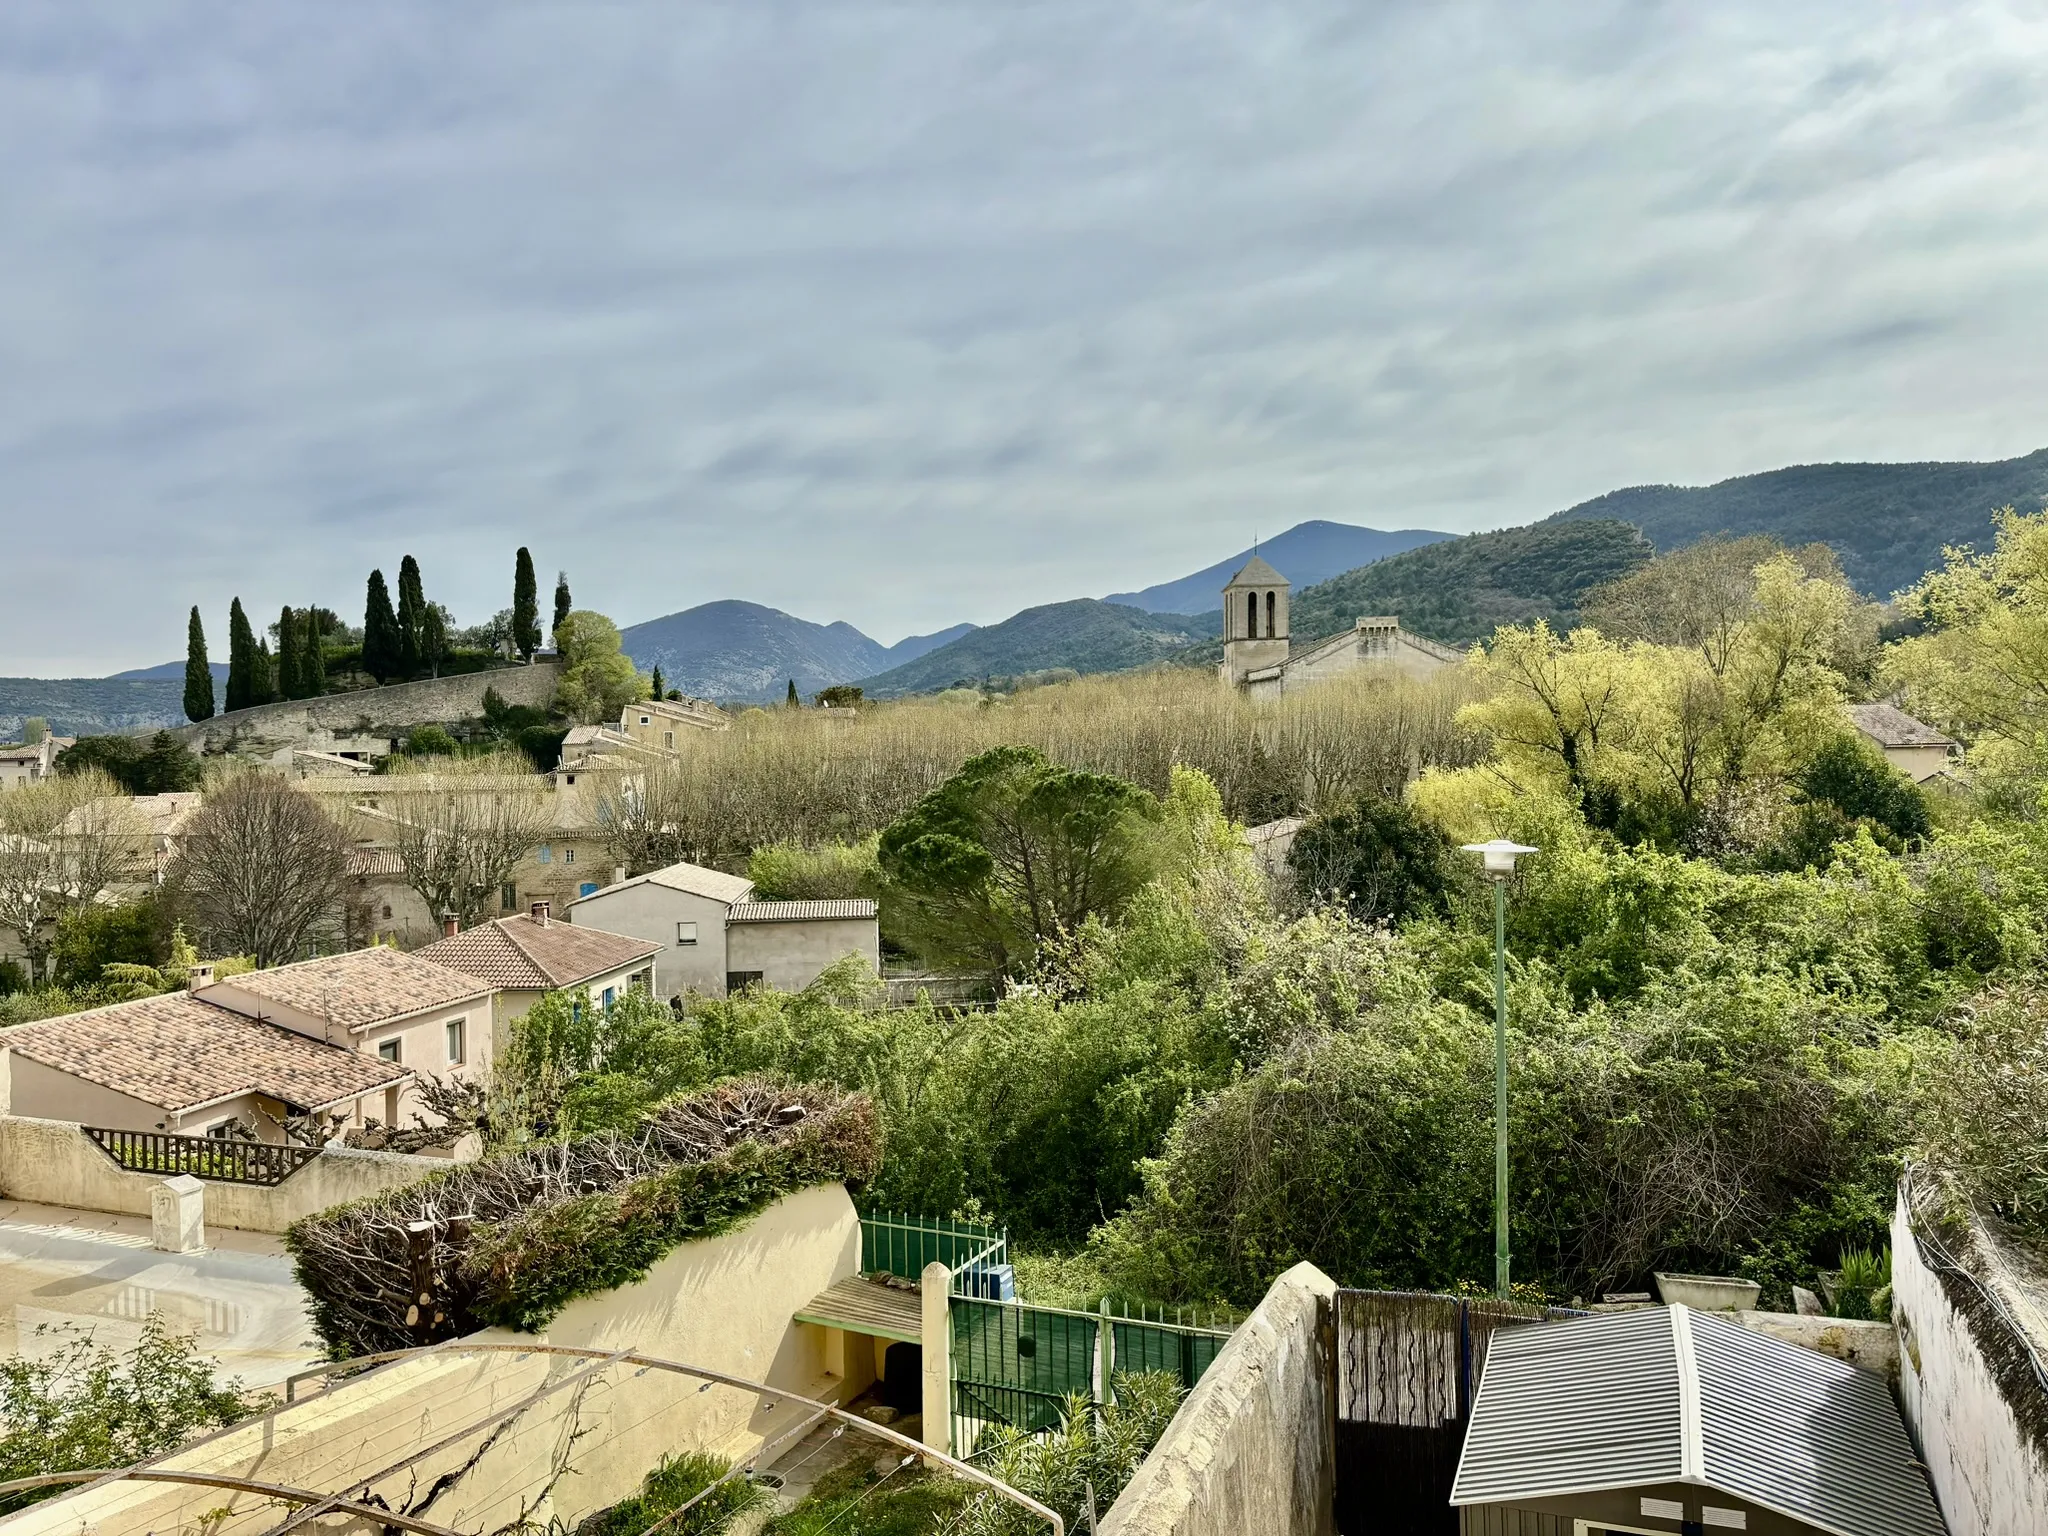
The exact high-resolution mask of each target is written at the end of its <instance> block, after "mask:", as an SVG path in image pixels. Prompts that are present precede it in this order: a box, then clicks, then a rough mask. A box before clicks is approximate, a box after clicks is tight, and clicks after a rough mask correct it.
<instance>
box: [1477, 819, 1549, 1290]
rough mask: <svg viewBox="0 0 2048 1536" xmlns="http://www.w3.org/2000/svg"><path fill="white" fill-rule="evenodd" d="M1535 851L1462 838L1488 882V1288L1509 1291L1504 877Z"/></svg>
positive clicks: (1505, 842) (1503, 841) (1500, 839)
mask: <svg viewBox="0 0 2048 1536" xmlns="http://www.w3.org/2000/svg"><path fill="white" fill-rule="evenodd" d="M1537 851H1538V850H1536V849H1534V848H1530V847H1526V846H1525V845H1523V844H1521V843H1511V842H1509V841H1508V840H1507V839H1506V838H1504V837H1497V838H1495V839H1494V840H1493V841H1492V842H1490V843H1467V844H1465V852H1467V853H1476V854H1478V855H1479V859H1480V864H1481V867H1482V868H1483V869H1484V870H1485V871H1486V878H1487V879H1489V880H1491V881H1492V882H1493V1293H1494V1295H1496V1296H1499V1297H1503V1298H1505V1297H1506V1296H1507V1293H1508V876H1510V875H1512V874H1513V873H1514V872H1515V860H1516V859H1518V858H1520V857H1521V856H1522V855H1523V854H1525V853H1535V852H1537Z"/></svg>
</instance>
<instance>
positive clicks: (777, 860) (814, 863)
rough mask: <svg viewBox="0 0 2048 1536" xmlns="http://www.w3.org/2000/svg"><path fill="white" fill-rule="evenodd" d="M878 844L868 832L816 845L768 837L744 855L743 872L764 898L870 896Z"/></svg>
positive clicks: (875, 884)
mask: <svg viewBox="0 0 2048 1536" xmlns="http://www.w3.org/2000/svg"><path fill="white" fill-rule="evenodd" d="M878 846H879V840H878V839H876V838H872V837H871V838H869V839H867V841H865V842H862V843H857V844H853V845H848V844H845V843H828V844H825V845H824V846H822V847H817V848H805V847H803V846H801V845H800V844H797V843H770V844H768V845H766V846H765V847H761V848H756V849H755V850H754V852H753V855H752V856H751V857H750V858H749V859H748V860H747V878H748V879H749V880H751V881H753V882H754V894H755V895H756V896H757V897H759V898H760V899H761V900H763V901H831V900H834V899H837V898H840V897H862V896H866V897H873V896H874V895H875V894H876V893H877V891H878V889H879V888H880V886H881V877H882V870H881V865H880V863H879V862H878V861H877V848H878Z"/></svg>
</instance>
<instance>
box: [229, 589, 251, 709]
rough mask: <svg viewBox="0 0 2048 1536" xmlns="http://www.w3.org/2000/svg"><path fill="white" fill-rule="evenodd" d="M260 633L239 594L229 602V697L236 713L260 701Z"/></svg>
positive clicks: (230, 706)
mask: <svg viewBox="0 0 2048 1536" xmlns="http://www.w3.org/2000/svg"><path fill="white" fill-rule="evenodd" d="M255 674H256V637H255V635H253V634H251V633H250V631H249V618H248V615H247V614H245V613H243V612H242V600H241V599H240V598H239V597H238V598H236V599H235V600H234V601H233V602H232V603H230V604H229V605H228V697H227V706H228V709H229V711H230V712H231V713H232V712H233V711H235V710H238V709H247V708H248V707H249V706H250V705H251V704H254V703H256V702H257V695H256V675H255Z"/></svg>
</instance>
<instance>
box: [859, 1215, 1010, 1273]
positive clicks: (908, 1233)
mask: <svg viewBox="0 0 2048 1536" xmlns="http://www.w3.org/2000/svg"><path fill="white" fill-rule="evenodd" d="M1009 1254H1010V1240H1009V1237H1008V1235H1007V1234H1005V1233H1003V1232H1001V1231H999V1230H998V1229H997V1228H995V1227H992V1226H989V1225H988V1224H987V1223H985V1222H978V1221H955V1220H953V1219H952V1218H951V1217H946V1216H910V1215H906V1214H904V1213H902V1212H889V1211H883V1212H878V1213H876V1214H874V1215H871V1216H863V1217H861V1219H860V1269H861V1273H862V1274H864V1275H895V1276H896V1277H897V1278H898V1279H902V1280H920V1279H922V1278H924V1267H925V1265H927V1264H943V1265H945V1266H946V1268H947V1269H949V1270H951V1271H952V1272H953V1289H954V1291H955V1292H956V1293H958V1292H959V1290H960V1284H961V1280H960V1277H961V1275H962V1274H964V1273H966V1272H967V1271H968V1270H969V1269H970V1268H971V1267H973V1266H976V1265H980V1266H984V1267H985V1266H989V1265H995V1264H1006V1263H1008V1262H1009Z"/></svg>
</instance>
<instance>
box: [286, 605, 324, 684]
mask: <svg viewBox="0 0 2048 1536" xmlns="http://www.w3.org/2000/svg"><path fill="white" fill-rule="evenodd" d="M300 612H301V616H302V618H303V621H304V626H305V628H304V632H303V633H302V634H301V635H300V637H299V691H298V693H296V694H295V695H293V697H295V698H301V699H317V698H319V697H320V696H321V695H322V694H324V693H326V692H327V624H326V622H325V620H326V619H328V618H332V617H333V615H332V614H329V613H328V612H327V610H326V609H324V608H306V609H302V610H300Z"/></svg>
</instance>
